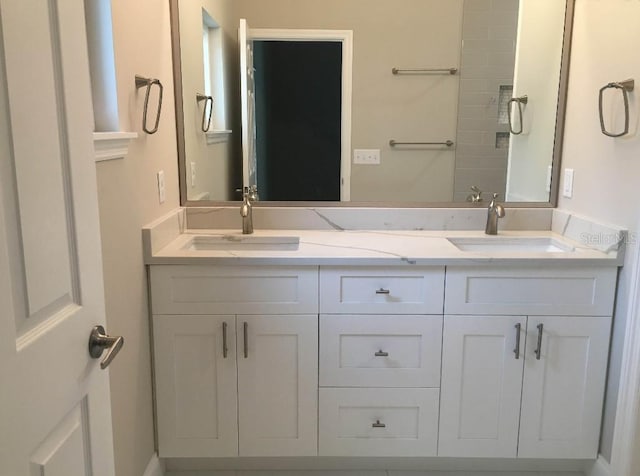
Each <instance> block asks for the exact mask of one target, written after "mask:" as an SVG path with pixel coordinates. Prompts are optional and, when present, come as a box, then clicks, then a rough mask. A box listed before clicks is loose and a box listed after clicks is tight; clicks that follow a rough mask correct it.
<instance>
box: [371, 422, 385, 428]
mask: <svg viewBox="0 0 640 476" xmlns="http://www.w3.org/2000/svg"><path fill="white" fill-rule="evenodd" d="M386 427H387V425H385V424H384V423H380V420H376V422H375V423H372V424H371V428H386Z"/></svg>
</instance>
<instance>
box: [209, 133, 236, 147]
mask: <svg viewBox="0 0 640 476" xmlns="http://www.w3.org/2000/svg"><path fill="white" fill-rule="evenodd" d="M231 132H232V131H227V130H213V131H209V132H205V135H206V136H207V145H211V144H218V143H220V142H228V141H229V137H230V136H231Z"/></svg>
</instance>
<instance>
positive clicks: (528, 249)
mask: <svg viewBox="0 0 640 476" xmlns="http://www.w3.org/2000/svg"><path fill="white" fill-rule="evenodd" d="M447 240H449V242H450V243H451V244H452V245H454V246H455V247H456V248H458V249H459V250H460V251H471V252H481V253H567V252H573V251H575V248H574V247H573V246H571V245H568V244H566V243H562V242H561V241H558V240H555V239H553V238H548V237H504V236H496V237H494V236H487V237H482V238H447Z"/></svg>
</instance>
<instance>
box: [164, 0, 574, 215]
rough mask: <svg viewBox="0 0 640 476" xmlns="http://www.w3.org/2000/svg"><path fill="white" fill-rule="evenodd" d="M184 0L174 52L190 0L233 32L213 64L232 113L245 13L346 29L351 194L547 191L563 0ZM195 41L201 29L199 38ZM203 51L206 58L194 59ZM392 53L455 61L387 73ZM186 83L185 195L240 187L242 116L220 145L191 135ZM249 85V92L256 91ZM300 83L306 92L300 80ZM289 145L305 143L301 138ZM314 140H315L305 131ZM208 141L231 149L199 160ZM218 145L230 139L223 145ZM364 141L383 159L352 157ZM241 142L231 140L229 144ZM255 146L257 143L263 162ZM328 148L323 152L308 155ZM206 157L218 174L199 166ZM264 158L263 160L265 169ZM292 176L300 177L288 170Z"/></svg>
mask: <svg viewBox="0 0 640 476" xmlns="http://www.w3.org/2000/svg"><path fill="white" fill-rule="evenodd" d="M176 1H177V0H176ZM179 1H180V29H181V32H180V42H181V44H182V48H181V51H182V52H183V53H182V54H183V55H184V54H185V53H184V52H185V50H186V49H187V48H186V45H195V44H196V42H197V40H194V39H192V38H191V39H186V36H185V28H187V26H186V23H185V22H184V21H183V18H182V16H183V12H185V11H190V10H192V9H193V8H192V4H193V3H203V4H205V3H207V4H209V5H208V6H207V7H205V9H204V10H205V11H206V12H208V13H209V15H210V18H211V20H212V21H213V23H212V24H214V25H218V26H219V28H220V29H221V30H222V31H223V39H224V40H226V41H230V43H231V44H232V46H229V45H227V46H226V47H225V48H226V50H224V51H225V53H224V54H223V55H222V56H221V58H224V61H223V64H222V65H221V66H222V68H226V70H227V72H226V76H227V78H229V76H230V75H232V76H233V78H234V79H232V80H230V81H228V83H229V84H231V85H232V86H231V87H227V88H226V89H225V93H226V94H225V95H224V96H226V101H227V105H226V109H227V110H228V111H229V112H228V114H229V116H230V117H234V118H237V117H238V116H239V115H240V114H239V111H238V108H239V105H240V101H239V99H238V97H239V91H237V87H236V86H235V85H236V84H238V83H239V81H238V79H237V78H238V77H239V71H238V59H237V58H236V57H235V56H237V54H236V55H235V56H234V54H235V53H236V52H235V51H234V49H235V48H237V40H236V37H235V34H236V30H237V25H238V22H239V19H240V18H246V19H247V21H248V23H249V25H251V27H252V28H254V29H255V28H257V29H258V30H257V31H264V30H266V29H278V30H283V29H296V30H300V29H304V30H313V29H315V30H350V31H352V32H353V62H352V68H353V71H352V78H353V79H352V91H353V93H352V101H351V106H352V120H351V134H350V138H351V146H350V154H349V155H350V156H351V160H350V164H349V165H350V176H344V169H343V170H342V176H338V177H336V179H346V180H348V184H349V189H350V200H351V201H352V202H386V203H407V202H411V203H421V204H429V203H435V202H437V203H446V202H464V201H466V200H467V198H468V197H469V195H470V189H471V186H476V187H478V188H480V189H481V190H483V191H484V192H485V193H484V196H485V197H486V196H489V194H490V193H491V192H498V193H500V195H501V196H502V197H505V195H506V196H507V198H508V200H510V201H527V202H528V201H540V202H548V201H549V196H550V195H549V189H550V187H549V181H550V176H551V174H550V173H549V170H550V167H551V165H552V157H553V154H554V144H555V130H556V113H557V110H558V91H559V86H560V85H559V82H560V81H559V77H560V66H561V59H562V45H563V39H564V22H565V10H566V5H565V2H564V1H560V0H500V1H493V0H401V1H398V0H395V1H394V0H324V1H322V2H317V1H315V0H298V1H296V2H291V1H289V0H234V1H231V0H208V1H205V0H198V1H195V2H194V0H179ZM212 4H215V5H212ZM543 4H544V5H543ZM551 4H553V5H551ZM185 5H189V8H186V7H185ZM536 7H538V8H536ZM536 9H537V11H535V10H536ZM196 10H198V8H196ZM202 11H203V10H202V8H200V9H199V12H198V16H199V17H200V20H199V21H200V25H201V26H200V30H202V24H203V19H202V17H203V15H202ZM189 15H190V16H195V15H194V14H192V13H190V14H189ZM192 21H193V22H194V23H195V20H192ZM533 25H537V26H536V28H539V27H540V25H545V27H544V28H545V31H544V34H543V35H540V34H539V31H536V32H535V33H533V31H534V30H533ZM199 43H200V44H202V43H203V42H202V39H200V40H199ZM189 49H191V46H190V47H189ZM201 49H202V48H201ZM232 51H233V52H234V54H231V53H230V52H232ZM228 55H230V56H228ZM193 56H194V57H195V56H196V55H195V54H194V55H193ZM530 58H534V59H533V60H530ZM227 60H228V61H227ZM201 63H205V62H203V61H202V60H201ZM523 65H526V67H525V66H523ZM191 67H192V66H187V64H186V63H185V60H184V58H183V61H182V69H183V71H182V75H183V77H184V76H185V75H190V74H192V70H191ZM394 67H396V68H457V69H458V71H457V73H456V74H454V75H450V74H399V75H394V74H392V72H391V70H392V68H394ZM196 68H197V67H196ZM186 69H188V71H186ZM230 70H233V72H232V73H230V72H229V71H230ZM200 71H201V73H197V72H196V73H195V75H196V76H197V75H198V74H200V75H201V77H204V70H203V66H202V65H200ZM514 73H515V77H514ZM256 74H258V75H259V74H262V72H256ZM183 81H184V82H185V83H186V82H187V80H184V79H183ZM194 87H195V86H194ZM303 87H304V85H303ZM183 91H184V92H183V98H184V103H185V111H184V117H185V139H184V140H185V149H186V150H185V155H186V161H185V165H184V166H183V168H184V169H185V170H186V175H187V177H186V180H185V182H186V183H187V185H189V184H191V183H195V184H196V185H194V186H189V187H188V194H187V195H188V199H189V200H198V199H211V200H229V199H231V198H232V197H235V198H236V199H237V197H238V195H234V189H235V188H236V187H238V186H239V184H240V183H242V179H241V177H240V178H239V177H238V175H237V169H238V168H239V167H240V161H241V158H240V155H241V154H240V153H239V152H240V150H239V149H240V148H239V147H237V148H236V147H232V146H231V145H232V144H234V143H235V140H237V139H238V138H239V136H240V134H239V132H240V131H239V130H237V129H239V126H237V127H231V126H230V124H233V123H234V122H233V120H231V121H227V125H225V126H224V127H228V128H231V129H235V130H234V132H233V134H230V136H229V137H230V138H231V141H230V142H223V143H222V146H220V144H210V145H208V146H206V147H203V145H202V142H203V140H202V137H199V138H195V137H191V138H190V139H189V140H187V134H188V132H187V130H186V128H187V123H189V122H190V123H191V124H192V125H193V129H194V132H193V136H198V135H199V136H202V132H200V134H198V133H197V132H196V131H198V130H199V129H198V128H199V127H200V124H201V122H202V109H201V107H199V106H198V104H196V103H195V99H190V98H189V97H188V95H189V94H190V93H187V92H186V91H187V90H186V88H185V87H183ZM217 94H218V95H219V94H220V93H217ZM258 94H259V93H258V92H257V93H256V103H257V104H261V103H262V99H261V98H260V97H258ZM263 94H267V93H266V92H264V93H263ZM306 94H308V95H313V94H314V92H313V91H312V90H311V89H310V88H309V87H308V86H307V91H306ZM211 95H212V96H215V95H216V93H215V92H212V94H211ZM518 95H520V96H523V95H527V96H528V97H529V102H528V103H527V104H526V105H524V106H522V105H520V107H523V119H522V124H518V111H517V107H518V104H514V103H511V104H509V99H511V97H512V96H518ZM188 104H189V108H190V109H189V108H187V105H188ZM508 104H509V106H507V105H508ZM271 107H275V106H271ZM283 109H284V106H283ZM509 112H510V113H511V119H512V120H513V122H515V124H513V126H514V127H516V128H517V127H518V126H520V125H521V126H522V127H523V132H522V134H520V135H514V134H513V133H511V132H510V127H509V123H508V122H509V121H508V114H509ZM534 115H535V117H534ZM196 126H197V127H196ZM292 132H293V131H292ZM264 134H266V132H265V133H263V135H264ZM260 135H261V133H260V128H258V144H257V150H258V151H260V150H263V149H265V148H266V147H267V145H266V144H267V143H268V141H266V142H261V140H262V139H264V137H263V138H262V139H261V138H260ZM391 139H394V140H396V141H402V142H404V141H407V142H414V141H415V142H445V141H447V140H451V141H453V142H454V144H455V145H454V146H453V147H447V146H397V147H391V146H390V145H389V141H390V140H391ZM311 142H312V141H311ZM189 143H191V144H196V147H194V146H192V147H191V151H189V148H188V147H187V145H188V144H189ZM296 147H297V148H299V149H300V154H304V148H303V147H302V146H296ZM309 147H313V143H311V144H309ZM205 148H208V150H209V151H211V150H216V157H220V155H225V154H226V155H225V157H226V159H224V160H216V159H212V158H211V157H213V156H212V155H211V154H209V156H208V157H207V159H206V160H207V161H208V162H203V163H202V165H200V163H201V161H203V159H202V151H203V149H205ZM222 149H226V150H225V151H224V152H222ZM360 149H366V150H378V151H379V153H380V164H378V165H361V164H357V163H354V161H353V158H354V151H355V150H360ZM236 150H237V151H238V154H237V155H234V154H235V151H236ZM275 150H277V148H276V149H275ZM218 154H219V155H218ZM510 155H511V157H510ZM260 160H261V158H260V153H259V154H258V159H257V168H258V176H260V174H261V172H260V163H261V162H260ZM194 161H195V162H197V163H196V171H197V173H196V180H195V181H194V182H191V177H190V167H189V166H190V163H191V162H194ZM323 162H324V161H323V160H322V159H321V158H320V159H316V162H315V163H317V164H318V165H321V164H322V163H323ZM327 162H329V160H327ZM214 166H215V167H214ZM216 167H219V168H216ZM225 167H226V168H225ZM209 170H212V171H213V173H215V174H217V176H216V177H209V178H207V179H205V178H204V177H201V175H205V174H208V173H209ZM265 170H266V168H264V167H263V172H264V171H265ZM263 175H264V173H263ZM312 175H313V174H309V176H312ZM200 180H203V183H204V181H206V182H207V184H208V185H207V187H208V190H207V191H206V192H204V191H203V190H204V188H200V183H201V182H200ZM258 185H259V187H260V184H258ZM287 185H288V186H290V187H296V186H297V184H296V183H290V184H287ZM310 186H313V184H311V185H310ZM507 188H508V190H507ZM202 194H205V195H202ZM277 195H278V194H277V193H276V194H275V195H274V196H277ZM292 200H295V198H294V199H292Z"/></svg>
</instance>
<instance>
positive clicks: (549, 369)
mask: <svg viewBox="0 0 640 476" xmlns="http://www.w3.org/2000/svg"><path fill="white" fill-rule="evenodd" d="M540 325H542V327H541V328H539V327H538V326H540ZM610 328H611V318H609V317H536V318H534V317H529V325H528V329H527V357H526V359H525V371H524V384H523V391H522V415H521V418H520V442H519V446H518V457H520V458H583V459H595V458H596V457H597V456H598V442H599V437H600V422H601V419H602V402H603V398H604V385H605V376H606V372H607V356H608V349H609V331H610ZM539 336H540V337H541V338H540V339H539ZM537 350H539V355H540V358H539V359H538V358H537V356H538V354H537V353H536V351H537Z"/></svg>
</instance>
